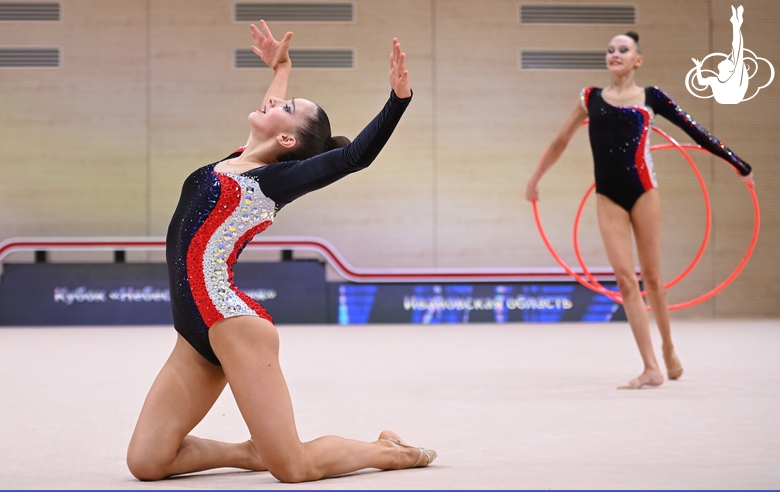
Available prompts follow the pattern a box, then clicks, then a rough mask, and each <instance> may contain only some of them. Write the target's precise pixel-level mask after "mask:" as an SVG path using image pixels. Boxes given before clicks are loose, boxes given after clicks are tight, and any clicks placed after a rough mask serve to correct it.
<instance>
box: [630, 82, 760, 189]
mask: <svg viewBox="0 0 780 492" xmlns="http://www.w3.org/2000/svg"><path fill="white" fill-rule="evenodd" d="M648 89H649V90H648V91H647V92H646V94H645V95H646V102H645V104H647V105H648V106H650V107H651V108H652V109H653V111H654V112H655V114H659V115H661V116H663V117H664V118H666V119H667V120H669V121H671V122H672V123H674V124H675V125H677V126H678V127H680V128H681V129H682V130H683V131H684V132H685V133H687V134H688V136H690V137H691V138H692V139H693V140H694V141H695V142H696V143H697V144H699V145H701V146H702V147H704V148H705V149H707V150H708V151H709V152H710V153H712V154H714V155H716V156H718V157H721V158H723V159H725V160H726V161H727V162H728V163H729V164H731V165H732V166H733V167H734V169H736V170H737V172H739V174H741V175H742V176H747V175H748V174H750V171H751V168H750V165H749V164H748V163H747V162H745V161H743V160H742V159H740V158H739V157H738V156H737V154H735V153H734V152H732V151H731V149H729V148H728V147H726V144H724V143H723V142H721V141H720V140H718V139H717V138H715V135H713V134H712V133H710V132H708V131H707V130H706V129H704V127H702V126H701V125H700V124H698V123H697V122H696V120H694V119H693V116H691V115H690V114H689V113H688V112H687V111H685V110H684V109H682V108H681V107H680V106H678V105H677V103H676V102H674V100H673V99H672V98H670V97H669V96H667V95H666V93H665V92H664V91H662V90H661V89H659V88H658V87H650V88H648Z"/></svg>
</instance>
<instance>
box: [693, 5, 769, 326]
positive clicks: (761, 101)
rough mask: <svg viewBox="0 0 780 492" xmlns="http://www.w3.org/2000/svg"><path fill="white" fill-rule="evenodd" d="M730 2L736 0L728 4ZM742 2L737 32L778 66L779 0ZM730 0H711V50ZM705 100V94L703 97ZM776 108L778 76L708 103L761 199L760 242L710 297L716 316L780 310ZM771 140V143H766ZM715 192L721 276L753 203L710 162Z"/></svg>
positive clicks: (763, 72) (724, 43) (741, 240)
mask: <svg viewBox="0 0 780 492" xmlns="http://www.w3.org/2000/svg"><path fill="white" fill-rule="evenodd" d="M734 5H735V6H736V5H737V4H734ZM742 5H743V6H744V8H745V13H744V24H743V26H742V35H743V38H744V42H745V47H746V48H748V49H750V50H752V51H753V52H755V54H756V55H758V56H761V57H764V58H767V59H769V61H770V62H771V63H773V64H774V67H775V70H777V69H778V68H780V56H778V54H780V49H778V47H779V46H780V33H778V30H777V25H778V22H780V3H778V2H744V3H742ZM730 15H731V4H730V3H728V2H724V1H713V2H712V21H713V22H712V26H713V32H712V39H713V49H712V52H716V51H717V52H726V53H728V52H729V51H730V48H731V47H730V40H731V34H732V33H731V24H730V22H729V17H730ZM768 74H769V71H768V69H767V66H766V64H763V63H762V64H761V65H760V66H759V68H758V72H757V73H756V76H755V77H754V78H753V79H751V83H750V86H749V87H750V88H749V89H748V92H749V93H752V92H753V89H752V88H753V87H756V86H759V85H763V84H764V83H766V81H767V80H768ZM708 101H711V100H708ZM778 107H780V86H779V85H778V84H777V81H776V80H775V82H773V83H772V84H771V85H770V86H768V87H766V88H765V89H763V90H761V92H760V93H759V94H758V95H757V96H756V97H755V98H754V99H752V100H750V101H747V102H743V103H741V104H738V105H721V104H714V115H715V121H716V124H717V134H718V135H719V136H720V135H721V134H723V136H722V137H721V138H722V139H723V140H724V141H725V142H726V143H727V145H729V146H731V147H732V148H733V149H734V150H735V151H736V152H737V153H738V154H739V155H740V157H743V158H744V159H745V160H746V161H748V162H749V163H750V164H751V165H752V166H753V168H754V170H755V175H756V182H757V187H756V192H757V194H758V198H759V202H760V204H761V211H762V221H761V234H760V236H759V242H758V244H757V246H756V249H755V251H754V253H753V257H752V259H751V260H750V263H748V265H747V266H746V267H745V270H744V271H743V273H742V274H741V275H740V276H739V277H738V278H737V279H736V280H735V281H734V283H733V284H732V285H731V286H730V287H729V288H728V289H727V290H725V291H724V292H723V294H722V295H720V296H718V297H717V298H715V299H714V300H713V303H714V304H715V306H716V315H717V316H723V317H733V316H739V315H741V314H742V313H746V312H747V313H754V315H757V316H770V315H777V313H778V312H780V308H778V306H777V303H776V302H775V301H774V299H777V298H778V295H780V286H779V285H778V282H777V280H778V275H779V274H780V248H778V246H777V245H778V242H779V241H780V227H779V226H780V221H779V220H778V218H779V216H778V211H780V198H778V197H779V196H780V195H779V194H778V191H780V177H778V175H777V173H776V172H775V171H774V170H773V169H772V167H773V166H774V164H775V162H776V160H777V153H776V151H775V150H774V149H773V148H774V147H775V146H776V144H774V142H776V140H777V134H778V130H779V129H780V118H779V117H778V115H777V111H776V108H778ZM773 144H774V145H773ZM715 177H716V179H717V180H718V186H717V188H716V190H717V192H718V196H717V198H716V201H715V202H714V206H715V207H716V208H715V212H714V213H715V214H717V215H716V217H718V218H719V220H720V224H719V228H718V232H719V233H720V235H719V236H718V238H717V242H716V247H717V253H718V257H717V261H716V262H715V268H714V270H715V277H716V278H717V279H718V281H722V279H724V278H726V277H727V276H728V275H729V274H730V273H731V271H732V270H733V268H734V267H735V266H736V264H737V263H738V262H739V259H740V258H741V257H742V255H743V254H744V252H745V249H746V248H747V245H748V243H749V240H750V235H751V233H752V229H753V217H752V206H751V202H750V200H749V198H748V193H747V192H746V191H745V190H744V186H742V185H741V184H740V183H738V182H737V183H735V181H738V180H737V179H736V177H735V176H734V174H733V173H732V171H731V170H730V169H729V168H728V166H725V165H723V164H722V163H717V173H716V174H715Z"/></svg>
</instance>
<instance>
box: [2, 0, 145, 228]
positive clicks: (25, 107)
mask: <svg viewBox="0 0 780 492" xmlns="http://www.w3.org/2000/svg"><path fill="white" fill-rule="evenodd" d="M144 21H145V14H144V9H143V4H140V6H138V5H135V4H132V5H131V4H128V3H127V2H120V1H105V2H101V3H100V7H99V8H95V5H94V3H92V2H87V1H79V0H73V1H69V2H67V4H65V5H63V8H62V20H61V21H60V22H4V23H2V25H1V26H0V46H3V47H58V48H60V67H59V68H10V69H2V70H0V166H1V167H2V173H3V178H2V179H1V180H0V239H5V238H8V237H14V236H40V235H63V236H70V235H74V236H96V235H139V234H145V233H146V227H145V222H146V201H145V196H146V161H145V150H144V149H145V145H144V138H145V126H144V125H145V120H146V114H145V104H144V97H145V96H144V94H145V64H144V46H145V37H144V29H143V26H144ZM85 33H86V34H85Z"/></svg>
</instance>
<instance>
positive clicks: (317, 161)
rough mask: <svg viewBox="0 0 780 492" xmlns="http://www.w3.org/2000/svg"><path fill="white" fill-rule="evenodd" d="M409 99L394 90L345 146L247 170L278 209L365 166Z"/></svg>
mask: <svg viewBox="0 0 780 492" xmlns="http://www.w3.org/2000/svg"><path fill="white" fill-rule="evenodd" d="M411 100H412V97H411V96H410V97H408V98H405V99H401V98H399V97H398V96H396V94H395V92H394V91H393V92H391V94H390V98H389V99H388V100H387V103H386V104H385V106H384V108H383V109H382V111H381V112H380V113H379V114H378V115H377V116H376V117H375V118H374V119H373V120H372V121H371V122H370V123H369V124H368V125H367V126H366V127H365V128H364V129H363V130H362V131H361V132H360V133H359V134H358V136H357V137H355V140H354V141H352V142H351V143H349V144H348V145H346V146H345V147H342V148H340V149H333V150H330V151H328V152H325V153H323V154H320V155H317V156H315V157H312V158H310V159H306V160H303V161H282V162H277V163H275V164H272V165H270V166H267V167H265V168H260V169H258V170H257V171H250V172H249V173H248V174H249V175H254V174H255V173H256V176H257V180H258V182H259V183H260V188H261V189H262V190H263V193H264V194H265V195H266V196H267V197H268V198H270V199H272V200H273V201H274V202H276V204H277V209H280V208H282V207H283V206H284V205H286V204H288V203H290V202H291V201H293V200H295V199H296V198H299V197H301V196H303V195H305V194H306V193H309V192H312V191H314V190H318V189H320V188H323V187H325V186H327V185H329V184H331V183H333V182H335V181H337V180H339V179H341V178H343V177H344V176H346V175H348V174H351V173H354V172H355V171H359V170H361V169H365V168H366V167H368V166H369V165H370V164H371V163H372V162H373V161H374V159H376V157H377V155H379V151H381V150H382V148H383V147H384V146H385V144H386V143H387V141H388V139H389V138H390V135H392V133H393V130H395V127H396V125H397V124H398V122H399V121H400V119H401V116H402V115H403V113H404V111H405V110H406V107H407V106H408V105H409V102H410V101H411Z"/></svg>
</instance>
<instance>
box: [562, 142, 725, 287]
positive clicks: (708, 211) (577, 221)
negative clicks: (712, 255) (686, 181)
mask: <svg viewBox="0 0 780 492" xmlns="http://www.w3.org/2000/svg"><path fill="white" fill-rule="evenodd" d="M653 130H654V131H655V132H656V133H658V134H659V135H661V136H662V137H664V138H665V139H666V140H667V141H668V142H669V144H664V145H654V146H652V147H650V151H651V152H652V151H654V150H665V149H672V148H674V149H677V150H678V151H679V152H680V153H681V154H682V155H683V157H684V158H685V160H686V161H688V165H690V167H691V169H692V170H693V172H694V174H695V175H696V179H697V181H698V182H699V186H700V187H701V192H702V195H703V197H704V208H705V211H706V221H705V227H704V237H703V238H702V242H701V246H699V251H698V252H697V253H696V256H695V257H694V259H693V261H691V263H690V265H688V267H687V268H686V269H685V270H683V272H682V273H681V274H680V275H678V276H677V277H675V278H674V279H672V280H670V281H669V282H668V283H667V284H666V285H665V286H664V287H665V288H667V289H669V288H670V287H673V286H675V285H677V284H678V283H679V282H680V281H681V280H682V279H684V278H685V277H687V276H688V274H690V273H691V271H693V269H694V267H696V265H697V264H698V263H699V260H701V257H702V256H703V255H704V251H705V250H706V249H707V242H708V241H709V238H710V231H711V228H712V207H711V205H710V195H709V193H708V191H707V185H706V184H705V183H704V178H703V177H702V175H701V173H700V172H699V168H698V167H697V166H696V163H695V162H693V159H691V156H690V155H688V153H687V152H686V151H685V149H684V147H688V148H695V149H699V150H703V149H702V148H701V147H699V146H696V145H690V144H682V145H681V144H679V143H677V141H676V140H675V139H673V138H672V137H671V136H669V135H668V134H666V133H665V132H663V131H662V130H660V129H658V128H653ZM595 187H596V185H595V183H594V184H593V185H591V187H590V188H588V191H586V192H585V196H584V197H583V198H582V202H580V207H579V209H578V210H577V216H576V217H575V219H574V253H575V254H576V255H577V261H578V262H579V264H580V267H581V268H582V270H583V272H584V273H585V275H586V276H587V277H588V280H589V281H590V283H592V284H593V285H597V286H601V284H600V283H599V281H598V280H596V279H595V278H594V277H593V275H591V273H590V271H589V270H588V267H587V266H586V265H585V261H584V260H583V259H582V255H581V253H580V243H579V235H578V232H579V224H580V218H581V216H582V211H583V209H584V208H585V203H586V202H587V201H588V198H589V197H590V194H591V193H592V192H593V189H594V188H595ZM602 287H603V286H602ZM641 295H642V297H645V296H647V292H646V291H644V290H643V291H641ZM610 297H613V296H610ZM616 298H620V296H619V295H618V294H615V295H614V297H613V299H614V300H617V299H616Z"/></svg>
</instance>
